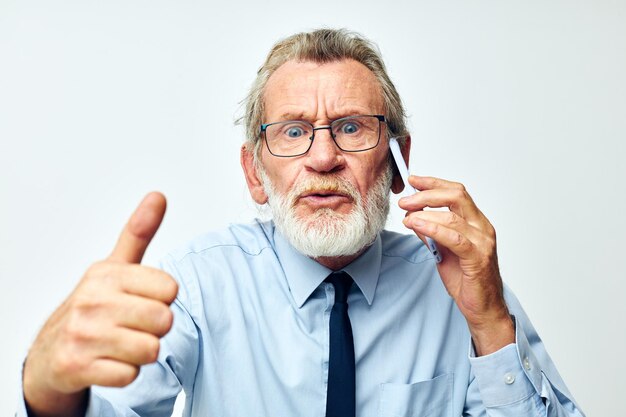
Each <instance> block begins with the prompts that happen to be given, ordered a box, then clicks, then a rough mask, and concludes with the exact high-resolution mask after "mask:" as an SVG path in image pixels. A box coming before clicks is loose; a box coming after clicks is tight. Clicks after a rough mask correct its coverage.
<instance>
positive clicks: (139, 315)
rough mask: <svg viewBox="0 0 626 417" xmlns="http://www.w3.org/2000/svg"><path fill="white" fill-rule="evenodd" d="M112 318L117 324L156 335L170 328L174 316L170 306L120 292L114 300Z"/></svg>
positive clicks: (161, 334)
mask: <svg viewBox="0 0 626 417" xmlns="http://www.w3.org/2000/svg"><path fill="white" fill-rule="evenodd" d="M116 305H117V306H116V307H117V308H115V310H114V313H113V319H114V320H115V323H116V325H117V326H120V327H125V328H128V329H134V330H138V331H142V332H146V333H149V334H152V335H154V336H157V337H161V336H165V334H166V333H167V332H168V331H169V330H170V329H171V327H172V323H173V321H174V316H173V313H172V310H170V308H169V307H168V306H167V305H166V304H164V303H162V302H160V301H155V300H151V299H149V298H145V297H138V296H136V295H130V294H120V295H119V296H118V299H117V300H116Z"/></svg>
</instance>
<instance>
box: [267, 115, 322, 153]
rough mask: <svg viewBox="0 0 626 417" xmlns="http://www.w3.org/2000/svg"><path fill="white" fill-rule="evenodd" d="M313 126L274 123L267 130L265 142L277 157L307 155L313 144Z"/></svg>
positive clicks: (290, 122)
mask: <svg viewBox="0 0 626 417" xmlns="http://www.w3.org/2000/svg"><path fill="white" fill-rule="evenodd" d="M311 136H313V126H312V125H311V124H309V123H307V122H303V121H289V122H280V123H274V124H271V125H269V126H267V128H266V129H265V140H266V141H267V147H268V148H269V150H270V152H271V153H273V154H274V155H277V156H294V155H300V154H302V153H305V152H306V151H307V150H308V149H309V146H310V144H311Z"/></svg>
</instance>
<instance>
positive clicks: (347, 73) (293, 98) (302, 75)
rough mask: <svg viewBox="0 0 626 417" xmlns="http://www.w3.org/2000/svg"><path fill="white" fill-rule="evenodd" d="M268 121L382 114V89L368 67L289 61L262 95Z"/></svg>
mask: <svg viewBox="0 0 626 417" xmlns="http://www.w3.org/2000/svg"><path fill="white" fill-rule="evenodd" d="M263 100H264V108H265V119H266V120H277V119H276V118H279V119H280V118H283V116H284V117H286V116H288V115H291V116H293V117H295V116H297V115H298V114H300V115H301V116H309V117H316V116H319V115H320V114H325V115H327V116H328V117H331V118H334V117H342V116H346V115H349V114H374V113H375V114H380V113H381V112H382V111H383V107H384V106H383V94H382V88H381V86H380V83H379V81H378V80H377V78H376V76H375V75H374V74H373V73H372V71H370V70H369V69H368V68H367V67H366V66H365V65H363V64H361V63H359V62H357V61H354V60H351V59H344V60H340V61H333V62H327V63H317V62H311V61H287V62H285V63H284V64H282V65H281V66H280V67H278V69H277V70H276V71H275V72H274V73H273V74H272V75H271V77H270V78H269V80H268V82H267V84H266V87H265V91H264V94H263Z"/></svg>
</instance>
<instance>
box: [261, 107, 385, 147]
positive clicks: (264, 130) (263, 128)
mask: <svg viewBox="0 0 626 417" xmlns="http://www.w3.org/2000/svg"><path fill="white" fill-rule="evenodd" d="M354 117H375V118H377V119H378V138H377V139H376V144H375V145H374V146H370V147H369V148H365V149H359V150H355V151H351V150H346V149H343V148H342V147H341V146H339V144H338V143H337V139H336V138H335V134H334V133H333V130H332V128H331V126H332V125H333V124H334V123H335V122H339V121H342V120H346V119H351V118H354ZM289 122H304V123H307V124H309V125H310V126H311V128H312V130H311V137H310V138H309V146H308V147H307V148H306V150H305V151H304V152H302V153H299V154H296V155H278V154H275V153H274V152H272V150H271V149H270V145H269V143H268V141H267V128H268V127H269V126H273V125H277V124H281V123H289ZM386 122H387V121H386V120H385V116H383V115H382V114H354V115H352V116H346V117H341V118H339V119H335V120H331V121H330V124H328V125H324V126H317V127H315V126H313V124H312V123H310V122H307V121H306V120H283V121H280V122H273V123H264V124H262V125H261V137H262V139H263V141H264V142H265V146H267V150H268V151H269V153H271V154H272V155H274V156H276V157H278V158H294V157H296V156H302V155H305V154H306V153H307V152H309V150H310V149H311V146H313V140H314V139H315V132H316V131H318V130H324V129H328V131H329V132H330V137H331V138H332V139H333V142H334V143H335V145H336V146H337V148H339V149H340V150H341V151H343V152H365V151H369V150H370V149H374V148H375V147H377V146H378V144H379V143H380V132H381V130H382V129H381V123H386Z"/></svg>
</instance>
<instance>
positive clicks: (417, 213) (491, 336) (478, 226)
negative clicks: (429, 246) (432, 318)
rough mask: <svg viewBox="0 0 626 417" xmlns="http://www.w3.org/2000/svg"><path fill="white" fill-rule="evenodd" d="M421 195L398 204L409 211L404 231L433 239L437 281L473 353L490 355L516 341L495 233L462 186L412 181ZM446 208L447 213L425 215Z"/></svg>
mask: <svg viewBox="0 0 626 417" xmlns="http://www.w3.org/2000/svg"><path fill="white" fill-rule="evenodd" d="M409 183H410V184H411V185H412V186H413V187H415V188H416V189H418V190H420V191H421V192H419V193H416V194H414V195H412V196H409V197H404V198H402V199H400V202H399V205H400V208H402V209H403V210H407V215H406V217H405V218H404V221H403V223H404V225H405V226H406V227H407V228H409V229H411V230H413V231H414V232H415V233H416V234H417V235H418V236H419V237H420V239H422V240H424V236H429V237H431V238H433V239H434V240H435V241H436V242H437V244H438V247H439V251H440V253H441V256H442V257H443V261H442V262H441V263H440V264H439V265H438V269H439V274H440V275H441V279H442V280H443V283H444V285H445V287H446V289H447V290H448V293H449V294H450V296H452V298H454V300H455V302H456V304H457V306H458V307H459V310H460V311H461V313H462V314H463V315H464V316H465V319H466V320H467V324H468V326H469V330H470V333H471V335H472V340H473V342H474V347H475V349H476V353H477V355H479V356H482V355H487V354H489V353H493V352H495V351H497V350H499V349H500V348H502V347H504V346H506V345H508V344H509V343H513V342H514V341H515V329H514V324H513V321H512V319H511V317H510V315H509V312H508V309H507V306H506V304H505V302H504V295H503V289H502V279H501V277H500V271H499V268H498V257H497V252H496V232H495V229H494V228H493V226H492V225H491V223H490V222H489V220H487V218H486V217H485V215H484V214H483V213H482V212H481V211H480V210H479V209H478V207H476V204H474V201H473V200H472V198H471V197H470V195H469V194H468V193H467V191H466V190H465V187H464V186H463V184H459V183H455V182H451V181H446V180H443V179H439V178H433V177H419V176H415V175H412V176H410V177H409ZM426 207H430V208H441V207H447V208H448V209H449V211H423V209H424V208H426Z"/></svg>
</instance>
